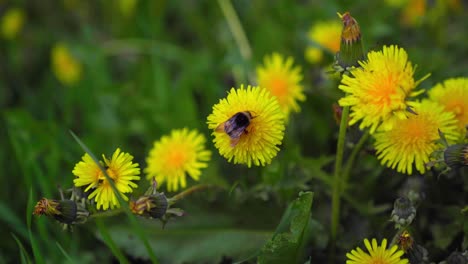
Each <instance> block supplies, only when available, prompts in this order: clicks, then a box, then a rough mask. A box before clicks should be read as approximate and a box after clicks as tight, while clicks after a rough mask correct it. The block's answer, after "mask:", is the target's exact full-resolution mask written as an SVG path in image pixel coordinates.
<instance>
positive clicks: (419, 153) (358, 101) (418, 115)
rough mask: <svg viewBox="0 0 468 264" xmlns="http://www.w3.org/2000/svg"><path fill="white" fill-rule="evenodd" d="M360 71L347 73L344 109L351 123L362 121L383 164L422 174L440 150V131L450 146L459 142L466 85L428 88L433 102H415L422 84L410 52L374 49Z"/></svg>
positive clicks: (467, 102)
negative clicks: (373, 141)
mask: <svg viewBox="0 0 468 264" xmlns="http://www.w3.org/2000/svg"><path fill="white" fill-rule="evenodd" d="M359 64H360V66H361V67H359V68H356V69H354V70H352V71H351V74H350V75H349V76H348V75H344V76H343V79H342V81H341V85H340V86H339V88H340V89H341V90H343V91H344V92H346V95H345V96H344V97H343V98H342V99H340V101H339V103H340V105H341V106H347V107H350V122H349V124H350V125H352V124H356V123H358V122H359V123H360V124H359V127H360V128H361V129H369V132H370V133H371V134H372V135H373V137H374V139H375V148H376V150H377V157H378V159H379V160H380V161H381V163H382V164H383V165H385V166H387V167H390V168H392V169H396V170H397V171H398V172H401V173H406V174H413V171H414V170H413V168H415V169H416V170H417V171H418V172H419V173H424V172H425V171H426V167H427V166H428V163H429V161H430V157H431V155H432V154H433V153H434V152H435V151H437V150H440V149H441V148H442V145H441V143H440V140H439V139H440V133H443V134H444V135H445V138H446V139H447V141H448V143H449V144H453V143H455V142H456V141H457V140H458V139H460V135H461V134H462V133H461V132H462V131H463V130H464V127H465V125H466V124H468V115H467V114H466V111H465V109H468V95H467V94H468V82H467V81H466V79H465V78H457V79H449V80H447V81H445V82H444V83H443V84H438V85H436V86H435V87H434V88H432V89H430V90H429V98H426V99H422V100H421V99H416V96H418V95H420V94H421V93H422V90H416V86H417V85H418V83H420V82H421V81H422V80H423V79H425V78H426V77H427V76H428V75H426V77H423V78H422V79H421V80H419V81H415V80H414V79H413V74H414V67H413V66H412V64H411V62H409V61H408V55H407V53H406V51H405V50H404V49H402V48H399V47H397V46H389V47H387V46H384V47H383V49H382V51H371V52H369V53H368V54H367V60H365V61H361V62H359Z"/></svg>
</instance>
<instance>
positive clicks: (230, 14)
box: [218, 0, 252, 61]
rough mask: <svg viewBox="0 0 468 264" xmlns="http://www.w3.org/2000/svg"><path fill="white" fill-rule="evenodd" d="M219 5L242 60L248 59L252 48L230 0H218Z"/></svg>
mask: <svg viewBox="0 0 468 264" xmlns="http://www.w3.org/2000/svg"><path fill="white" fill-rule="evenodd" d="M218 4H219V7H220V8H221V11H223V15H224V17H225V18H226V21H227V23H228V26H229V29H231V32H232V35H233V37H234V40H235V41H236V44H237V46H238V47H239V51H240V53H241V55H242V58H244V60H246V61H249V60H250V58H251V57H252V49H251V48H250V45H249V41H248V40H247V37H246V35H245V32H244V29H243V28H242V25H241V23H240V20H239V17H238V16H237V14H236V11H235V10H234V8H233V7H232V4H231V1H230V0H218Z"/></svg>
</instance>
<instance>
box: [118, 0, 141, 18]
mask: <svg viewBox="0 0 468 264" xmlns="http://www.w3.org/2000/svg"><path fill="white" fill-rule="evenodd" d="M137 3H138V0H119V8H120V12H121V13H122V14H123V15H124V17H131V16H132V15H133V13H134V12H135V6H136V5H137Z"/></svg>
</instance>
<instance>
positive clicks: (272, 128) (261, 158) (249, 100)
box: [208, 85, 285, 167]
mask: <svg viewBox="0 0 468 264" xmlns="http://www.w3.org/2000/svg"><path fill="white" fill-rule="evenodd" d="M247 116H248V118H247ZM236 117H244V119H242V118H236ZM208 128H210V129H213V130H215V131H214V132H213V135H214V143H215V147H216V148H218V149H219V153H220V154H221V156H223V157H225V158H226V159H227V160H228V161H229V162H231V161H233V162H234V163H235V164H237V163H242V164H247V166H248V167H251V166H252V163H253V164H254V165H256V166H259V165H262V166H265V164H270V162H271V160H272V159H273V158H274V157H275V156H276V155H277V153H278V151H279V147H278V145H281V141H282V140H283V136H284V129H285V125H284V114H283V112H282V111H281V108H280V105H279V103H278V100H277V99H276V97H274V96H272V95H271V94H270V92H269V91H268V90H266V89H265V88H259V87H251V86H250V85H249V86H247V89H246V88H244V86H243V85H241V87H240V88H239V89H234V88H232V89H231V91H230V92H229V94H228V96H227V98H225V99H221V100H220V101H219V103H217V104H216V105H214V106H213V113H211V114H210V115H209V116H208ZM226 131H227V132H229V133H230V134H231V136H230V135H229V134H228V133H227V132H226Z"/></svg>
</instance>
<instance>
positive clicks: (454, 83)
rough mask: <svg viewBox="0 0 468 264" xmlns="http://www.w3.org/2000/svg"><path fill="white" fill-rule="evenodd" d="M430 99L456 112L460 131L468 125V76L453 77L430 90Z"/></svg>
mask: <svg viewBox="0 0 468 264" xmlns="http://www.w3.org/2000/svg"><path fill="white" fill-rule="evenodd" d="M429 99H430V100H432V101H434V102H437V103H439V104H440V105H442V106H444V109H445V111H449V112H452V113H454V114H455V118H456V119H457V121H458V127H459V128H460V131H464V130H465V126H467V125H468V78H452V79H448V80H445V81H444V83H439V84H437V85H436V86H434V87H433V88H432V89H431V90H429Z"/></svg>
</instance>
